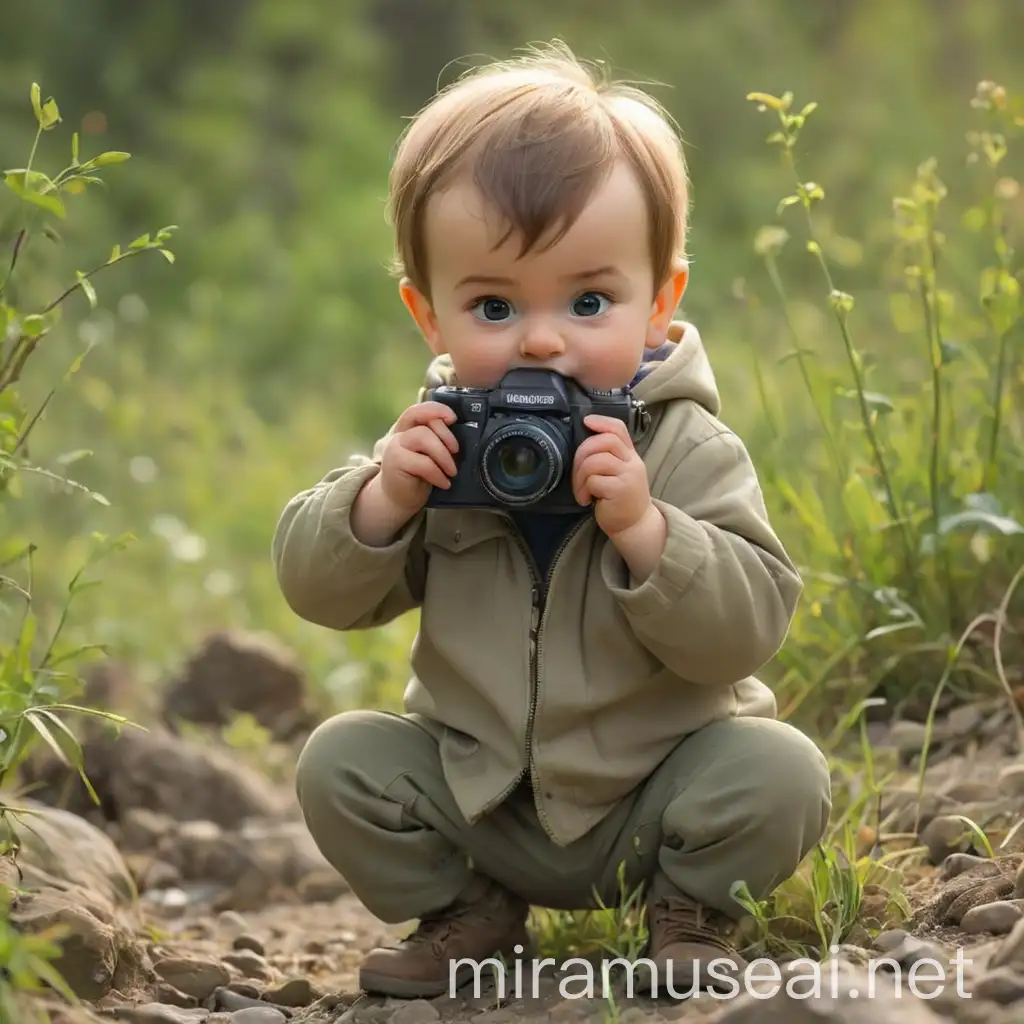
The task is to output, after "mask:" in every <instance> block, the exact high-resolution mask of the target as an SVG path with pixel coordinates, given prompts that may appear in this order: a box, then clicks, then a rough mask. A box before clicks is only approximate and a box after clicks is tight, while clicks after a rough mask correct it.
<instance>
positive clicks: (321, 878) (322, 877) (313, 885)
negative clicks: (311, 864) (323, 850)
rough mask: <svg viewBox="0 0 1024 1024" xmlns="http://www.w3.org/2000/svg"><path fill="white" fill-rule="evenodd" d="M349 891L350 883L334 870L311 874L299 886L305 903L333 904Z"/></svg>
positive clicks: (301, 898) (299, 892)
mask: <svg viewBox="0 0 1024 1024" xmlns="http://www.w3.org/2000/svg"><path fill="white" fill-rule="evenodd" d="M348 891H349V887H348V883H347V882H346V881H345V879H344V878H342V877H341V875H339V874H338V872H337V871H335V870H334V869H333V868H329V869H324V870H320V871H314V872H311V873H310V874H308V875H306V876H305V877H304V878H302V879H301V880H300V881H299V885H298V894H299V899H300V900H302V902H303V903H333V902H334V901H335V900H336V899H338V897H339V896H344V895H345V893H347V892H348Z"/></svg>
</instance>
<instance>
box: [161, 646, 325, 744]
mask: <svg viewBox="0 0 1024 1024" xmlns="http://www.w3.org/2000/svg"><path fill="white" fill-rule="evenodd" d="M306 690H307V688H306V676H305V672H304V671H303V669H302V666H301V664H300V662H299V659H298V657H297V655H296V654H295V652H293V651H291V650H289V649H288V648H287V647H285V646H284V645H283V644H282V643H281V642H280V641H279V640H278V639H277V638H276V637H274V636H271V635H270V634H265V633H255V632H245V631H241V630H232V631H226V630H222V631H218V632H215V633H212V634H210V635H209V636H208V637H207V638H206V640H205V641H204V642H203V644H202V646H201V647H200V648H199V649H198V650H197V651H196V652H195V653H194V654H192V656H191V657H190V658H189V659H188V661H187V662H186V664H185V665H184V666H183V667H182V670H181V672H180V674H179V675H178V677H177V678H176V679H174V680H172V681H171V682H170V683H169V684H168V685H167V686H166V687H165V689H164V700H163V716H164V721H165V723H167V724H168V725H169V726H170V727H171V728H175V727H176V724H177V722H179V721H189V722H196V723H199V724H202V725H211V726H215V727H217V728H221V727H223V726H225V725H227V724H229V723H230V721H231V720H232V718H234V717H235V715H237V714H238V713H242V714H248V715H251V716H252V717H253V718H254V719H255V721H256V722H257V723H258V724H259V725H261V726H262V727H263V728H265V729H267V730H268V731H269V732H270V733H271V735H272V736H273V737H274V738H275V739H279V740H288V739H292V738H294V737H296V735H297V734H300V733H301V732H302V731H304V730H306V731H308V730H309V729H310V728H311V727H312V724H313V722H314V716H313V715H312V713H311V711H310V709H308V708H307V706H306V705H307V692H306Z"/></svg>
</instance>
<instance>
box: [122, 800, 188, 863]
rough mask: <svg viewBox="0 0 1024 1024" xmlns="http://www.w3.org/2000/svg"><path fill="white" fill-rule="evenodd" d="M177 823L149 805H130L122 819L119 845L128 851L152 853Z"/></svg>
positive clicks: (123, 850) (124, 850)
mask: <svg viewBox="0 0 1024 1024" xmlns="http://www.w3.org/2000/svg"><path fill="white" fill-rule="evenodd" d="M176 824H177V823H176V822H175V821H174V820H173V819H172V818H170V817H168V816H167V815H166V814H158V813H157V812H156V811H151V810H150V809H149V808H148V807H129V808H128V810H127V811H125V813H124V815H123V817H122V818H121V819H120V826H121V835H120V839H119V842H118V845H119V847H120V849H121V850H122V852H126V853H152V852H153V851H154V850H155V849H156V848H157V846H158V845H159V843H160V840H161V839H162V838H163V837H164V836H165V835H167V834H168V832H171V831H172V830H173V829H174V827H175V825H176Z"/></svg>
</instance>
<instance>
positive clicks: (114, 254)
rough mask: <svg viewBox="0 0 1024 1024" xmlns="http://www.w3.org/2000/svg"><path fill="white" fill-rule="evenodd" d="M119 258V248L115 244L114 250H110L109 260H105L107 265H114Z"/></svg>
mask: <svg viewBox="0 0 1024 1024" xmlns="http://www.w3.org/2000/svg"><path fill="white" fill-rule="evenodd" d="M120 258H121V246H119V245H117V244H115V245H114V248H113V249H111V250H110V258H109V259H108V260H107V262H108V263H114V262H115V261H117V260H119V259H120Z"/></svg>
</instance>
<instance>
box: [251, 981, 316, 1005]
mask: <svg viewBox="0 0 1024 1024" xmlns="http://www.w3.org/2000/svg"><path fill="white" fill-rule="evenodd" d="M321 994H322V993H320V992H318V991H317V990H316V989H315V988H314V987H313V985H312V984H311V983H310V981H309V979H308V978H289V979H288V980H287V981H285V982H284V983H283V984H282V985H277V986H275V987H274V988H268V989H267V990H266V991H265V992H264V993H263V998H264V999H266V1001H267V1002H268V1003H277V1004H278V1005H279V1006H294V1007H301V1006H309V1005H311V1004H312V1003H315V1002H316V1001H317V1000H318V999H319V998H320V996H321Z"/></svg>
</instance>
